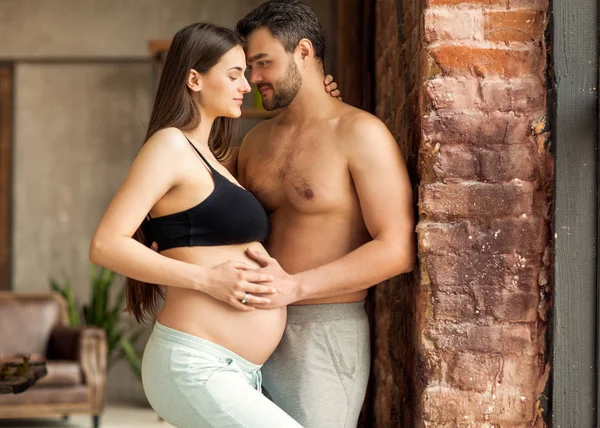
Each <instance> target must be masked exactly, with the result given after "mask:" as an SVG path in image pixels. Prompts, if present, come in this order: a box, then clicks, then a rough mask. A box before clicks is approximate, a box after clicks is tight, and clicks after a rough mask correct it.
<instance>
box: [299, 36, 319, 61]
mask: <svg viewBox="0 0 600 428" xmlns="http://www.w3.org/2000/svg"><path fill="white" fill-rule="evenodd" d="M296 50H297V52H298V53H299V54H300V59H301V60H303V61H304V60H305V59H307V58H310V57H314V56H315V51H314V48H313V45H312V42H311V41H310V40H308V39H302V40H300V41H299V42H298V47H297V48H296Z"/></svg>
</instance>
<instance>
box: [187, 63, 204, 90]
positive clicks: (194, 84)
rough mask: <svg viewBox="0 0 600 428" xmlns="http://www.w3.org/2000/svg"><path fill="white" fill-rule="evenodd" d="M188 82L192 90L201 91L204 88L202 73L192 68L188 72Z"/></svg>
mask: <svg viewBox="0 0 600 428" xmlns="http://www.w3.org/2000/svg"><path fill="white" fill-rule="evenodd" d="M186 84H187V87H188V88H190V89H191V90H192V92H200V91H201V90H202V75H201V74H200V73H198V72H197V71H196V70H194V69H193V68H192V69H191V70H190V72H189V73H188V76H187V82H186Z"/></svg>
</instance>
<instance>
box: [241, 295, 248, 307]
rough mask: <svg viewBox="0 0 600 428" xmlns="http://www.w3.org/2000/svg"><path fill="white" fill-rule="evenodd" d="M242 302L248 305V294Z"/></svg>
mask: <svg viewBox="0 0 600 428" xmlns="http://www.w3.org/2000/svg"><path fill="white" fill-rule="evenodd" d="M240 302H242V303H243V304H244V305H245V304H246V303H248V293H244V298H243V299H242V300H240Z"/></svg>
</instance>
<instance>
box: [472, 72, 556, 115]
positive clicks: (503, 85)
mask: <svg viewBox="0 0 600 428" xmlns="http://www.w3.org/2000/svg"><path fill="white" fill-rule="evenodd" d="M481 99H482V103H481V110H482V111H484V112H492V111H503V112H509V111H515V112H527V111H533V110H541V109H544V108H545V107H546V89H545V87H544V82H543V80H542V79H540V78H539V77H529V78H521V79H520V78H515V79H508V80H495V79H483V80H482V81H481Z"/></svg>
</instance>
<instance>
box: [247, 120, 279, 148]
mask: <svg viewBox="0 0 600 428" xmlns="http://www.w3.org/2000/svg"><path fill="white" fill-rule="evenodd" d="M273 121H274V119H266V120H261V121H260V122H258V124H256V125H255V126H254V127H253V128H252V129H250V130H249V131H248V132H247V133H246V136H245V137H244V141H243V145H250V144H252V145H254V144H259V143H260V142H261V141H264V139H265V138H266V137H267V136H268V135H269V133H270V130H271V127H272V126H273Z"/></svg>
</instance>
